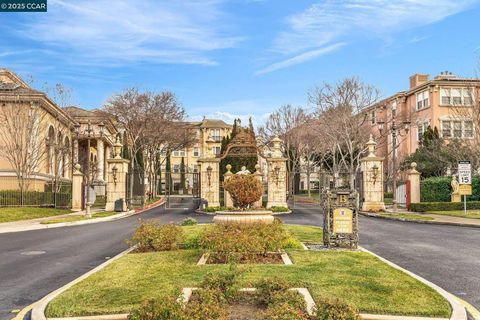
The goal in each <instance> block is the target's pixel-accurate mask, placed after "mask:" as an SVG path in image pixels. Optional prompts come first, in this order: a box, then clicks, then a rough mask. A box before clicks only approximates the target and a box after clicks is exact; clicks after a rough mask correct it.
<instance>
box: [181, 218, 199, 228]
mask: <svg viewBox="0 0 480 320" xmlns="http://www.w3.org/2000/svg"><path fill="white" fill-rule="evenodd" d="M197 223H198V222H197V220H195V219H194V218H185V219H183V221H182V223H181V225H182V226H194V225H196V224H197Z"/></svg>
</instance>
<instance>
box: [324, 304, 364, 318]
mask: <svg viewBox="0 0 480 320" xmlns="http://www.w3.org/2000/svg"><path fill="white" fill-rule="evenodd" d="M317 317H318V320H360V319H361V318H360V315H359V314H358V310H357V309H356V308H354V307H352V306H351V305H349V304H348V303H346V302H345V301H343V300H340V299H334V300H320V301H318V302H317Z"/></svg>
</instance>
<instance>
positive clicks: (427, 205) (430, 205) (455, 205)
mask: <svg viewBox="0 0 480 320" xmlns="http://www.w3.org/2000/svg"><path fill="white" fill-rule="evenodd" d="M467 209H480V201H467ZM410 210H411V211H416V212H426V211H452V210H463V202H421V203H411V204H410Z"/></svg>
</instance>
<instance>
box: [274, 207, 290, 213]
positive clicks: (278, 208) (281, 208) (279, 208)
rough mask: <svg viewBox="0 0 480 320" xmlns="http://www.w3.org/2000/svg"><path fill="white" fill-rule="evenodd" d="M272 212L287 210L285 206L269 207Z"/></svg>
mask: <svg viewBox="0 0 480 320" xmlns="http://www.w3.org/2000/svg"><path fill="white" fill-rule="evenodd" d="M270 210H272V212H288V208H287V207H271V208H270Z"/></svg>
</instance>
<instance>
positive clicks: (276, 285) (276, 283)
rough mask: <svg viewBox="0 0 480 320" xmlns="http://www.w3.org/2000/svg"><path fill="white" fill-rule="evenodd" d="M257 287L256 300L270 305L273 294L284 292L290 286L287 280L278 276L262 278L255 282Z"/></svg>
mask: <svg viewBox="0 0 480 320" xmlns="http://www.w3.org/2000/svg"><path fill="white" fill-rule="evenodd" d="M255 287H256V288H257V292H256V295H257V300H258V302H259V303H261V304H263V305H266V306H268V305H270V304H271V303H272V300H273V296H274V295H275V294H278V293H279V292H285V291H287V290H288V289H289V288H290V285H289V283H288V282H287V281H285V280H283V279H279V278H273V279H262V280H260V281H259V282H257V283H256V285H255Z"/></svg>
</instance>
